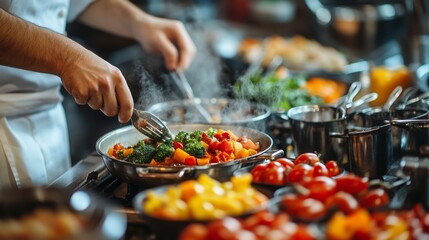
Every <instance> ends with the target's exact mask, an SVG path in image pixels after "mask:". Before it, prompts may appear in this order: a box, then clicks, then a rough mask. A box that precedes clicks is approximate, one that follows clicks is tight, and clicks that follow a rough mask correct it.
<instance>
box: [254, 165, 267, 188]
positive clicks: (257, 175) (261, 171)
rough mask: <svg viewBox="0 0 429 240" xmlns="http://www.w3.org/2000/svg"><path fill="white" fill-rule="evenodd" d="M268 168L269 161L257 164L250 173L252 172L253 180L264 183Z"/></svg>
mask: <svg viewBox="0 0 429 240" xmlns="http://www.w3.org/2000/svg"><path fill="white" fill-rule="evenodd" d="M266 168H267V163H261V164H258V165H256V166H255V167H254V168H253V169H252V171H250V174H252V177H253V180H252V181H253V182H256V183H264V181H265V170H266Z"/></svg>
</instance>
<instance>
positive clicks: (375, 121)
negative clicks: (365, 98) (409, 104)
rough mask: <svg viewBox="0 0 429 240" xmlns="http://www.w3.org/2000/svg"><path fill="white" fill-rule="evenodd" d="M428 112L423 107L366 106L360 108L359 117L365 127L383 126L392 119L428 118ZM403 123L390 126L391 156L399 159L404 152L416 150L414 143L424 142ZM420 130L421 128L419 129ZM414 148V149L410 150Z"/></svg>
mask: <svg viewBox="0 0 429 240" xmlns="http://www.w3.org/2000/svg"><path fill="white" fill-rule="evenodd" d="M428 117H429V112H428V111H427V110H425V109H413V108H406V109H393V110H390V111H385V110H383V109H382V108H368V109H364V110H362V112H361V114H360V119H361V120H362V121H363V123H362V125H363V126H367V127H376V126H383V125H385V124H386V123H390V122H391V121H392V120H409V119H428ZM401 126H405V125H404V124H402V125H401V124H395V125H393V127H392V147H393V158H394V159H395V160H397V159H400V158H401V157H403V156H404V155H405V154H409V153H410V152H414V153H416V152H418V149H415V145H416V144H417V145H420V144H419V143H418V142H422V143H423V142H424V140H423V139H425V138H426V137H425V138H422V136H418V132H417V131H416V130H415V129H413V128H410V129H406V128H405V127H401ZM420 131H421V130H420ZM411 149H414V150H411Z"/></svg>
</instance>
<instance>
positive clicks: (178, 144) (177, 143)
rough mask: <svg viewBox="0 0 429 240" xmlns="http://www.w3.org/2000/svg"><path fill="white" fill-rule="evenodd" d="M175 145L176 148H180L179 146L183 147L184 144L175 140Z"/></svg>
mask: <svg viewBox="0 0 429 240" xmlns="http://www.w3.org/2000/svg"><path fill="white" fill-rule="evenodd" d="M173 147H174V149H178V148H181V149H183V144H182V143H181V142H176V141H173Z"/></svg>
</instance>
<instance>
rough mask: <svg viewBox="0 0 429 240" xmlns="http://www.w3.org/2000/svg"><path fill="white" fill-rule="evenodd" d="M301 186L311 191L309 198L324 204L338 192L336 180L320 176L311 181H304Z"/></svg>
mask: <svg viewBox="0 0 429 240" xmlns="http://www.w3.org/2000/svg"><path fill="white" fill-rule="evenodd" d="M301 185H302V186H304V187H305V188H307V189H308V190H309V191H310V192H309V195H308V197H310V198H314V199H316V200H319V201H322V202H324V201H325V200H326V199H327V198H328V197H329V196H331V195H333V194H334V193H335V192H336V182H335V180H333V179H332V178H330V177H326V176H318V177H315V178H312V179H310V180H309V181H303V182H301Z"/></svg>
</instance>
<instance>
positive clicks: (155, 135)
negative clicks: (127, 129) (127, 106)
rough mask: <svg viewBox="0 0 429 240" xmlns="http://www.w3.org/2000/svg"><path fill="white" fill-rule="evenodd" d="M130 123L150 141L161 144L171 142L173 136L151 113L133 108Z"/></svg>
mask: <svg viewBox="0 0 429 240" xmlns="http://www.w3.org/2000/svg"><path fill="white" fill-rule="evenodd" d="M131 122H132V123H133V125H134V127H135V128H136V129H137V130H138V131H139V132H141V133H143V134H144V135H146V136H147V137H149V138H151V139H154V140H156V141H163V142H165V141H170V140H173V134H172V133H171V131H170V129H169V128H168V127H167V125H165V124H164V122H162V121H161V119H159V118H158V117H157V116H156V115H154V114H153V113H151V112H147V111H142V110H138V109H135V108H134V109H133V115H132V116H131Z"/></svg>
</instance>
